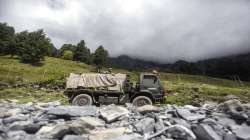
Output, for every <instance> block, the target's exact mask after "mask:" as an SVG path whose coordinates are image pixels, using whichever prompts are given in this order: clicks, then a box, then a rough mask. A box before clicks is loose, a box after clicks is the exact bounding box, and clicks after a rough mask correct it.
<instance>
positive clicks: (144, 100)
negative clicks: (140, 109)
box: [132, 96, 153, 106]
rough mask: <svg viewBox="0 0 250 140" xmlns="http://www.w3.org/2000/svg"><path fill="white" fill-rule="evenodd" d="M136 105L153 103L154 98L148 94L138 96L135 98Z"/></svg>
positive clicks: (134, 103)
mask: <svg viewBox="0 0 250 140" xmlns="http://www.w3.org/2000/svg"><path fill="white" fill-rule="evenodd" d="M132 104H133V105H134V106H143V105H152V104H153V103H152V100H151V99H150V98H148V97H146V96H138V97H135V98H134V99H133V102H132Z"/></svg>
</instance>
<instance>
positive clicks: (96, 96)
mask: <svg viewBox="0 0 250 140" xmlns="http://www.w3.org/2000/svg"><path fill="white" fill-rule="evenodd" d="M64 95H66V96H67V97H68V99H69V102H70V103H71V104H72V105H78V106H84V105H92V104H95V105H100V104H110V103H115V104H124V103H132V104H133V105H134V106H142V105H147V104H154V103H161V102H162V101H163V97H164V89H163V86H162V84H161V81H160V78H159V76H158V75H157V74H154V73H141V74H140V75H139V81H138V82H137V83H136V84H133V82H131V78H130V76H129V75H126V74H120V73H118V74H100V73H85V74H73V73H71V74H70V76H69V77H68V78H67V82H66V90H65V91H64Z"/></svg>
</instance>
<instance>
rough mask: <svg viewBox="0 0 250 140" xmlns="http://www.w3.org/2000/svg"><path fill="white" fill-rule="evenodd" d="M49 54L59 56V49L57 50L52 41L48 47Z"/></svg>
mask: <svg viewBox="0 0 250 140" xmlns="http://www.w3.org/2000/svg"><path fill="white" fill-rule="evenodd" d="M47 55H48V56H51V57H58V56H59V50H57V48H56V47H55V46H54V45H53V44H52V43H50V45H49V47H48V54H47Z"/></svg>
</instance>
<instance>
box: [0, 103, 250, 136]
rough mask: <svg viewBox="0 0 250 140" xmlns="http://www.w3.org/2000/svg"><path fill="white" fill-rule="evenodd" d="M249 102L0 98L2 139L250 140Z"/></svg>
mask: <svg viewBox="0 0 250 140" xmlns="http://www.w3.org/2000/svg"><path fill="white" fill-rule="evenodd" d="M249 122H250V106H249V104H242V103H241V102H240V101H238V100H237V99H231V100H228V101H226V102H224V103H221V104H219V105H209V104H206V105H204V106H201V107H194V106H191V105H185V106H176V105H161V106H158V107H156V106H150V105H147V106H143V107H139V108H135V107H133V106H132V105H131V104H126V105H125V106H118V105H108V106H101V107H96V106H84V107H79V106H63V105H60V103H59V102H49V103H27V104H17V103H14V102H12V103H11V102H4V101H1V102H0V140H2V139H3V140H56V139H58V140H116V139H117V140H250V133H249V132H250V124H249Z"/></svg>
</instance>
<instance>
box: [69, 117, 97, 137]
mask: <svg viewBox="0 0 250 140" xmlns="http://www.w3.org/2000/svg"><path fill="white" fill-rule="evenodd" d="M86 120H91V119H86V118H84V119H77V120H73V121H71V122H68V123H67V125H68V126H69V128H70V130H71V131H72V132H74V134H78V135H81V134H86V133H89V131H90V130H93V129H95V127H96V126H100V125H101V124H98V122H94V121H93V120H91V121H92V122H91V121H86Z"/></svg>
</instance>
